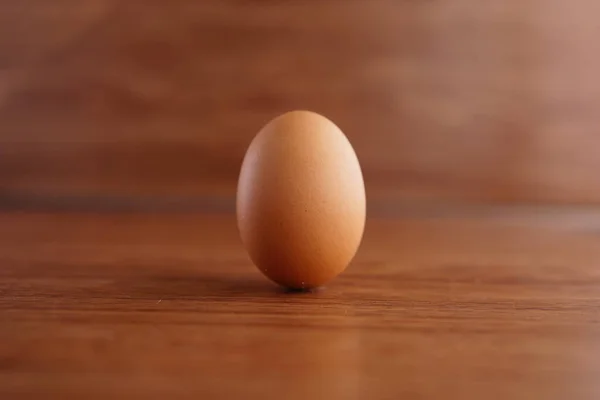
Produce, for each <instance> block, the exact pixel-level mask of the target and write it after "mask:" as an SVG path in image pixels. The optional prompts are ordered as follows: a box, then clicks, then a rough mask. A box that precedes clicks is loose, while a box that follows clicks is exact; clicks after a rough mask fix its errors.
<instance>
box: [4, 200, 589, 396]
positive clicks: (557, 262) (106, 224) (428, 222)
mask: <svg viewBox="0 0 600 400" xmlns="http://www.w3.org/2000/svg"><path fill="white" fill-rule="evenodd" d="M599 234H600V215H599V214H598V213H596V212H593V211H573V210H557V209H546V210H540V209H537V210H531V209H527V208H518V209H515V208H497V207H495V208H494V207H486V208H477V209H475V208H463V209H458V208H444V209H441V208H439V209H435V208H427V207H425V208H423V209H419V208H414V207H413V208H409V209H407V208H399V209H387V210H383V209H382V210H380V211H379V212H375V213H373V215H372V216H371V218H370V219H369V221H368V224H367V230H366V234H365V238H364V242H363V245H362V247H361V249H360V252H359V254H358V255H357V257H356V259H355V261H354V262H353V264H352V265H351V266H350V267H349V269H348V270H347V271H346V272H345V273H344V274H343V275H341V276H340V277H339V278H338V279H336V280H335V281H334V282H332V283H331V284H330V285H329V286H328V287H326V288H323V289H321V290H319V291H316V292H312V293H297V292H296V293H288V292H286V291H284V290H282V289H279V288H278V287H276V286H274V285H272V284H271V283H269V282H268V281H267V280H266V279H264V278H263V277H262V276H261V275H260V273H259V272H258V270H257V269H255V268H254V267H253V266H252V265H251V263H250V262H249V261H248V258H247V256H246V254H245V252H244V250H243V248H242V246H241V244H240V241H239V239H238V236H237V231H236V226H235V219H234V218H233V216H232V215H231V214H228V213H224V212H212V213H201V212H196V213H184V212H180V213H177V212H154V213H131V212H130V213H125V212H103V213H89V212H88V213H85V212H80V213H74V212H46V213H40V212H29V213H25V212H4V213H2V214H1V215H0V398H2V399H33V398H43V399H76V398H81V399H113V398H124V399H125V398H126V399H137V398H156V399H158V398H161V399H162V398H168V399H175V398H195V399H212V398H219V399H241V398H243V399H271V398H272V399H278V398H285V399H310V398H315V399H317V398H323V399H331V400H334V399H544V400H549V399H570V400H575V399H598V398H600V381H599V379H598V378H599V377H600V359H599V355H600V323H599V322H600V312H599V311H600V265H599V262H598V260H599V259H600V240H599V237H598V235H599Z"/></svg>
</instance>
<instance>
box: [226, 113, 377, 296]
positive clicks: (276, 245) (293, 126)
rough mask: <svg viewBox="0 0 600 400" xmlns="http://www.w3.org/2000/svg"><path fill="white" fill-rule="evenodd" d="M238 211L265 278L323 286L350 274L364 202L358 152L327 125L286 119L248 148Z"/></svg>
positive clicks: (313, 119)
mask: <svg viewBox="0 0 600 400" xmlns="http://www.w3.org/2000/svg"><path fill="white" fill-rule="evenodd" d="M236 208H237V218H238V226H239V230H240V235H241V238H242V241H243V243H244V245H245V247H246V249H247V250H248V253H249V255H250V257H251V259H252V260H253V262H254V263H255V264H256V265H257V266H258V268H259V269H260V270H261V271H262V272H263V273H264V274H265V275H266V276H267V277H269V278H270V279H272V280H273V281H275V282H277V283H279V284H281V285H283V286H287V287H292V288H311V287H316V286H320V285H322V284H324V283H326V282H327V281H329V280H330V279H332V278H333V277H335V276H336V275H337V274H339V273H340V272H342V271H343V270H344V269H345V268H346V266H347V265H348V263H349V262H350V261H351V260H352V258H353V257H354V255H355V253H356V251H357V249H358V246H359V244H360V241H361V239H362V234H363V230H364V225H365V215H366V198H365V188H364V182H363V176H362V172H361V169H360V165H359V162H358V158H357V156H356V153H355V152H354V149H353V148H352V146H351V144H350V142H349V141H348V139H347V138H346V136H345V135H344V134H343V133H342V131H341V130H340V129H339V128H338V127H337V126H336V125H335V124H334V123H333V122H331V121H330V120H329V119H327V118H325V117H323V116H321V115H319V114H316V113H314V112H310V111H293V112H289V113H286V114H283V115H281V116H279V117H277V118H275V119H273V120H272V121H271V122H269V123H268V124H267V125H266V126H265V127H264V128H263V129H262V130H261V131H260V132H259V133H258V134H257V135H256V137H255V138H254V140H253V141H252V143H251V144H250V147H249V148H248V150H247V152H246V155H245V157H244V161H243V163H242V168H241V172H240V178H239V183H238V191H237V204H236Z"/></svg>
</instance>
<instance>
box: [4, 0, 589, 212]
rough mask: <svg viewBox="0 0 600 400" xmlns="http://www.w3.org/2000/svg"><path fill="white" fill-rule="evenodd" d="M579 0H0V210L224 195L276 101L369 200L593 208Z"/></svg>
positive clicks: (583, 2)
mask: <svg viewBox="0 0 600 400" xmlns="http://www.w3.org/2000/svg"><path fill="white" fill-rule="evenodd" d="M598 15H600V3H599V2H597V1H595V0H574V1H570V2H565V1H564V0H508V1H496V2H484V1H477V0H447V1H436V0H410V1H409V0H406V1H399V0H373V1H362V0H353V1H341V0H327V1H290V2H276V1H242V0H238V1H233V0H228V1H217V0H214V1H198V0H175V1H164V0H154V1H153V0H146V1H142V0H131V1H116V0H112V1H111V0H53V1H48V0H20V1H11V0H0V203H1V202H2V201H5V202H6V201H9V200H10V199H13V200H14V199H15V198H21V199H26V198H38V199H39V198H45V197H51V198H55V199H56V198H61V197H64V198H69V197H82V198H85V197H87V198H94V197H102V196H115V197H132V198H143V199H147V198H152V197H156V196H161V197H165V196H167V197H169V196H171V197H177V198H225V199H227V198H231V197H232V196H234V194H235V186H236V179H237V174H238V170H239V165H240V162H241V159H242V156H243V154H244V151H245V149H246V147H247V145H248V144H249V141H250V140H251V139H252V137H253V135H254V134H255V133H256V132H257V131H258V130H259V129H260V128H261V126H262V125H263V124H264V123H266V122H267V121H268V120H269V119H270V118H272V117H274V116H276V115H277V114H279V113H281V112H284V111H287V110H291V109H296V108H302V109H311V110H314V111H317V112H320V113H322V114H324V115H326V116H328V117H329V118H331V119H332V120H334V121H335V122H336V123H337V124H338V125H339V126H340V127H341V128H342V129H343V130H344V131H345V132H346V133H347V135H348V136H349V138H350V139H351V141H352V143H353V144H354V146H355V148H356V151H357V153H358V155H359V157H360V160H361V162H362V165H363V168H364V173H365V178H366V183H367V190H368V194H369V197H370V198H371V199H372V200H373V199H374V200H377V199H391V200H396V199H423V198H425V199H435V200H448V201H489V202H513V203H514V202H518V203H563V204H564V203H569V204H596V203H598V202H600V182H599V179H598V172H599V171H600V134H599V132H598V131H599V129H600V113H599V112H598V111H600V79H598V71H600V52H598V51H597V48H598V38H600V24H598Z"/></svg>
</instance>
